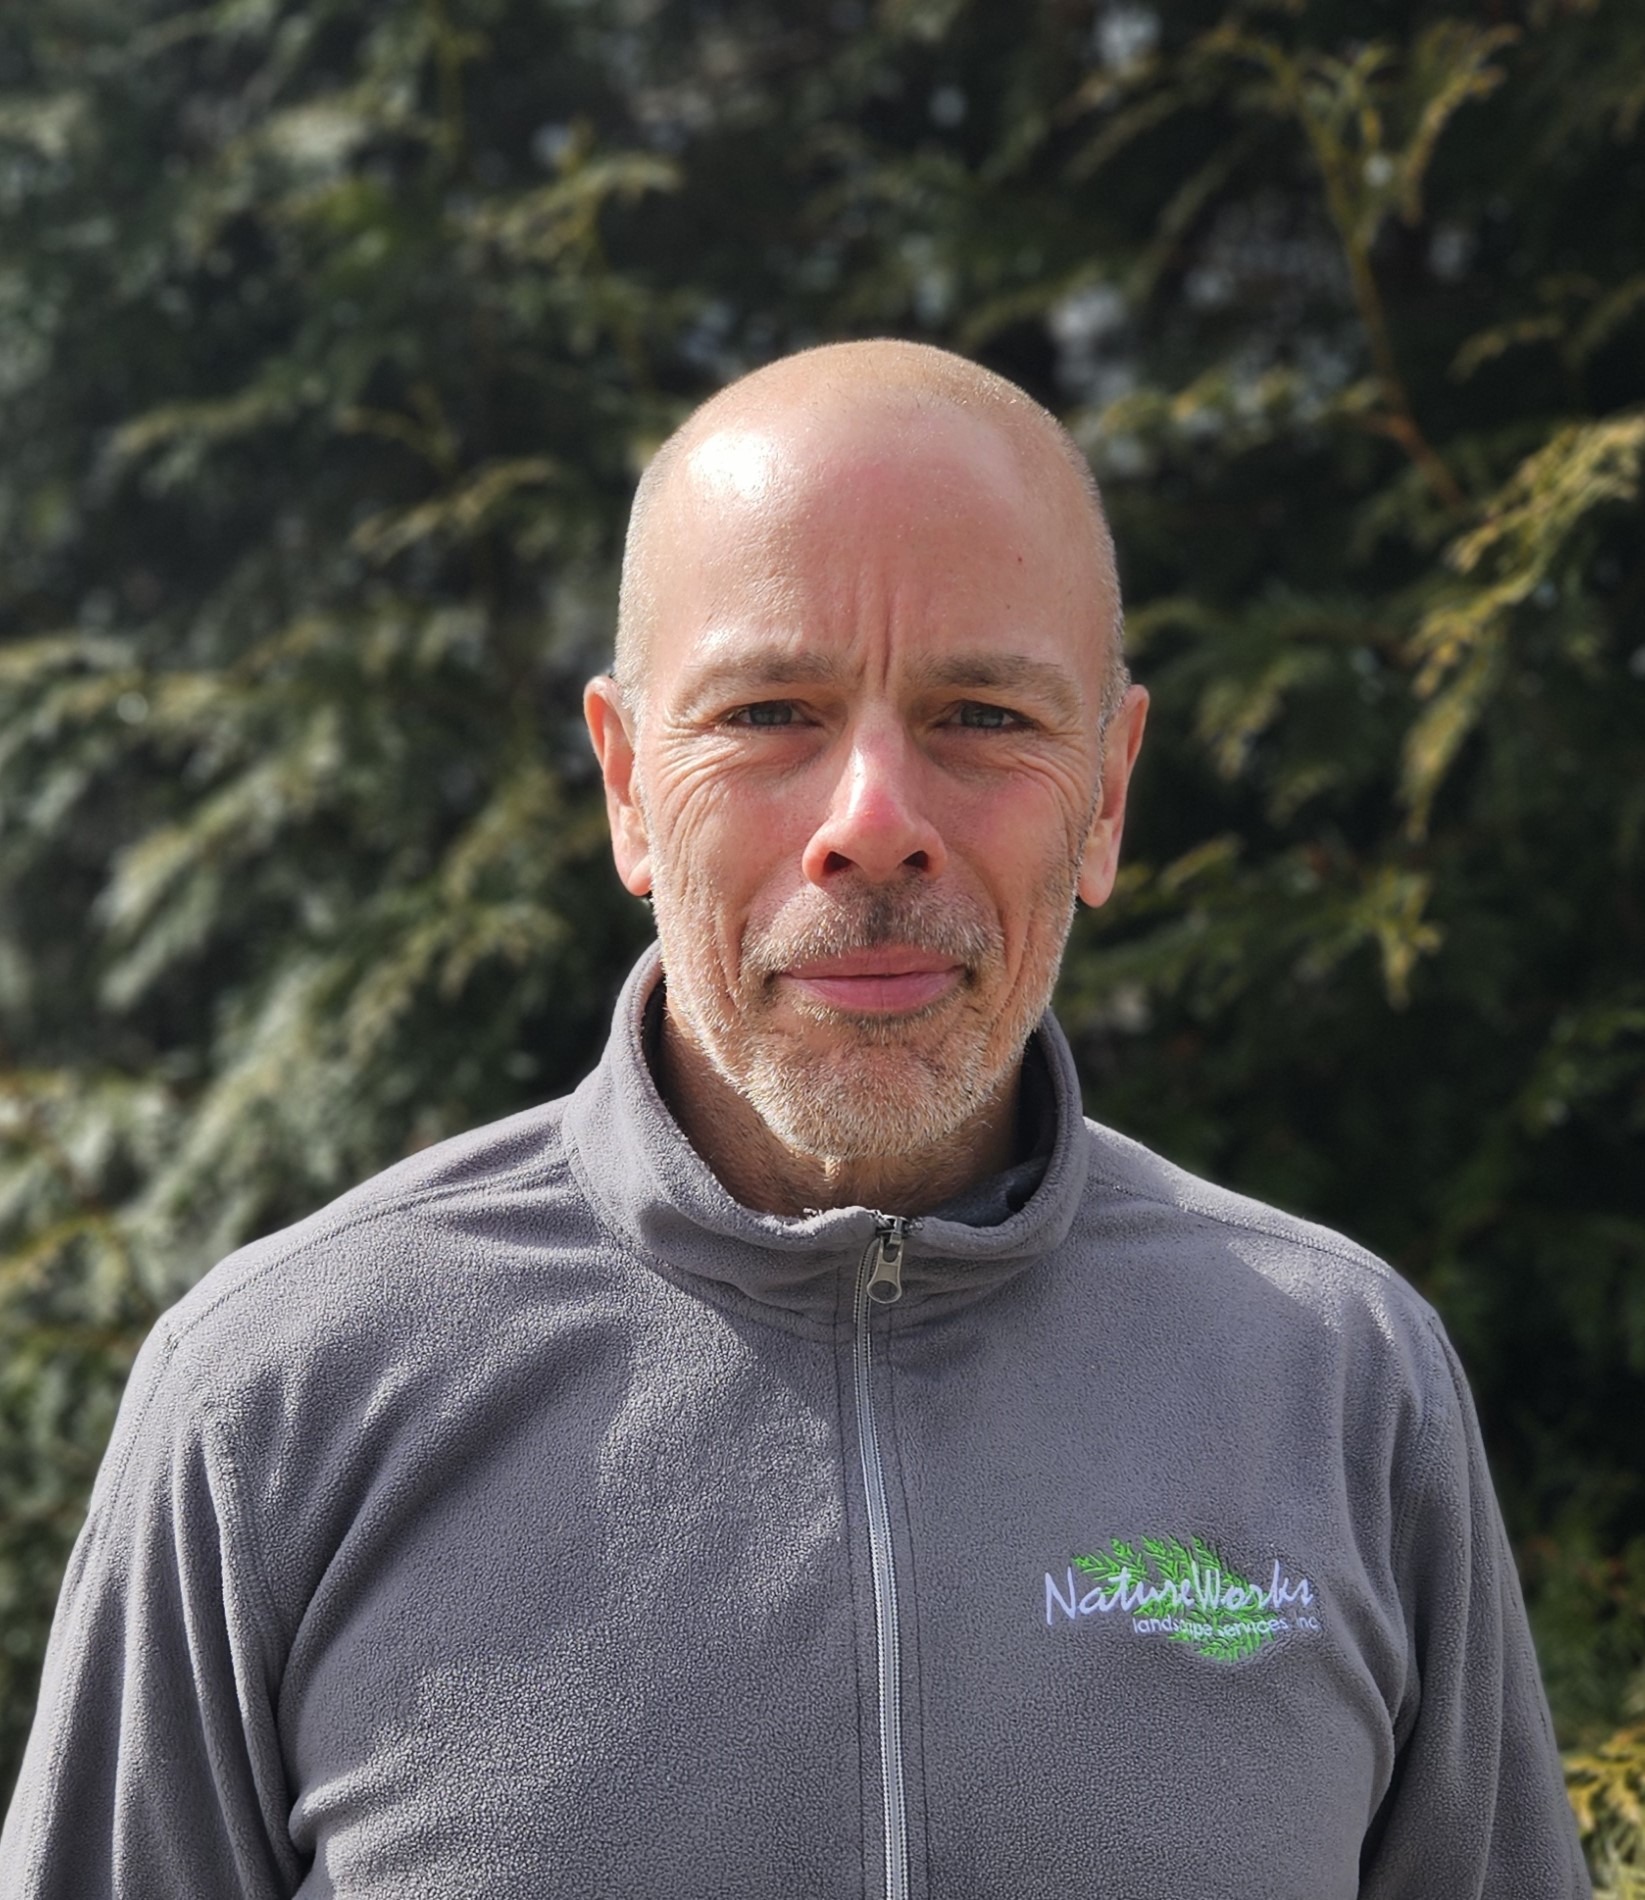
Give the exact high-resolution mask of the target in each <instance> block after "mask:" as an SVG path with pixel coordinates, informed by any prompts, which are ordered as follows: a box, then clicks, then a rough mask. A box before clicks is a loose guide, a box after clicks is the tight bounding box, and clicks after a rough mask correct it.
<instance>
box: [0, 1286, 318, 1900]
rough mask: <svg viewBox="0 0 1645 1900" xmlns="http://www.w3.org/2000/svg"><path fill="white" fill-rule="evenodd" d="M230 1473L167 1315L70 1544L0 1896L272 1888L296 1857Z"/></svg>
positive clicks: (262, 1619)
mask: <svg viewBox="0 0 1645 1900" xmlns="http://www.w3.org/2000/svg"><path fill="white" fill-rule="evenodd" d="M251 1528H252V1527H251V1526H250V1525H249V1524H248V1523H247V1522H246V1520H245V1514H244V1512H243V1511H242V1509H241V1507H240V1500H239V1496H238V1491H237V1486H236V1483H235V1477H234V1472H233V1469H232V1466H231V1464H230V1463H229V1461H228V1459H227V1457H226V1456H225V1455H224V1451H223V1446H222V1440H221V1435H220V1433H219V1431H218V1429H217V1426H216V1423H215V1421H214V1419H213V1418H212V1415H211V1412H210V1409H209V1406H208V1405H207V1404H206V1403H205V1402H204V1401H203V1399H202V1397H201V1396H200V1394H199V1393H198V1392H197V1391H195V1390H194V1389H193V1388H192V1386H191V1383H190V1381H189V1380H188V1378H187V1377H186V1374H185V1371H184V1369H183V1368H182V1367H181V1366H180V1365H179V1363H178V1355H177V1354H176V1353H175V1352H174V1351H173V1341H172V1338H171V1336H170V1334H169V1333H168V1332H167V1330H166V1327H165V1322H164V1321H162V1322H161V1325H160V1326H159V1327H158V1328H157V1329H156V1331H155V1333H154V1334H153V1335H152V1336H151V1337H150V1339H149V1341H148V1343H147V1345H146V1346H145V1347H144V1349H143V1352H142V1354H141V1355H140V1356H139V1358H138V1361H137V1366H136V1369H135V1370H134V1372H133V1374H132V1377H131V1382H130V1384H129V1386H128V1388H127V1392H126V1396H125V1399H124V1400H123V1402H122V1404H121V1408H120V1416H119V1419H118V1421H117V1422H116V1425H115V1430H114V1436H113V1439H112V1441H111V1443H110V1445H109V1450H108V1453H107V1455H106V1457H105V1459H104V1462H103V1467H102V1470H101V1471H100V1472H99V1474H98V1478H97V1483H96V1486H95V1488H94V1490H93V1493H92V1502H91V1512H90V1515H89V1517H88V1519H87V1522H86V1525H85V1528H84V1530H83V1531H82V1532H81V1535H80V1539H79V1541H78V1543H77V1544H76V1545H75V1548H74V1554H73V1556H72V1558H71V1559H70V1563H69V1570H68V1575H67V1578H66V1579H65V1581H64V1585H63V1593H62V1597H61V1600H60V1601H59V1604H58V1608H57V1617H56V1621H55V1622H54V1624H53V1626H52V1634H51V1642H50V1646H49V1648H48V1651H47V1656H46V1667H45V1675H44V1679H43V1681H42V1685H41V1692H40V1705H39V1710H38V1713H37V1714H36V1717H35V1724H34V1730H33V1733H32V1735H31V1737H30V1740H29V1746H28V1751H27V1753H26V1755H25V1756H24V1761H23V1769H22V1774H21V1776H20V1778H19V1781H18V1785H17V1792H16V1795H15V1797H14V1799H13V1802H12V1808H11V1812H10V1815H9V1816H8V1818H7V1821H6V1827H5V1833H4V1836H3V1837H0V1900H117V1897H118V1900H139V1896H142V1897H143V1900H148V1896H155V1897H156V1900H158V1897H159V1896H166V1900H173V1897H175V1900H193V1897H194V1896H200V1897H201V1900H204V1897H205V1896H208V1895H209V1896H211V1900H242V1897H243V1900H275V1897H276V1896H287V1895H290V1894H291V1893H293V1892H294V1891H295V1889H296V1887H297V1885H298V1882H299V1881H300V1880H301V1878H302V1867H301V1865H300V1863H299V1861H298V1858H297V1855H296V1853H295V1852H294V1850H293V1848H292V1846H291V1843H290V1840H289V1838H288V1837H287V1834H286V1828H285V1816H286V1812H287V1809H288V1807H289V1797H288V1795H287V1791H286V1787H285V1776H284V1770H283V1765H282V1760H281V1753H280V1746H279V1740H278V1736H277V1733H276V1728H275V1707H274V1701H275V1693H276V1689H277V1668H278V1663H277V1646H276V1643H275V1641H274V1619H273V1616H272V1614H271V1612H270V1610H269V1608H268V1603H267V1595H266V1591H265V1589H264V1586H263V1582H262V1574H261V1570H260V1567H259V1565H258V1563H257V1560H256V1557H255V1553H254V1551H253V1549H252V1547H251V1543H250V1531H251Z"/></svg>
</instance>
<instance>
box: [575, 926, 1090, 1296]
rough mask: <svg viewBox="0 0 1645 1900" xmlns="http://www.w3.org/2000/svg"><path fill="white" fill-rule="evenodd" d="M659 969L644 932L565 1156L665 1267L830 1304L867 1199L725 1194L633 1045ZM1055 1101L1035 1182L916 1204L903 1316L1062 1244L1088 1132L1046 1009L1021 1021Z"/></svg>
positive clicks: (990, 1282) (862, 1244)
mask: <svg viewBox="0 0 1645 1900" xmlns="http://www.w3.org/2000/svg"><path fill="white" fill-rule="evenodd" d="M661 979H662V965H661V962H660V960H659V958H658V954H657V951H656V948H655V946H653V947H652V949H650V950H649V951H647V952H646V954H645V955H644V956H643V957H642V958H641V959H640V961H639V963H638V964H637V965H636V966H635V968H634V970H633V972H632V974H631V975H630V976H629V979H628V981H627V983H626V984H625V985H624V986H623V992H622V995H621V996H620V997H619V998H618V1001H617V1009H616V1014H615V1017H614V1020H613V1022H612V1029H611V1040H610V1041H609V1042H608V1043H607V1045H606V1050H605V1054H604V1055H603V1056H602V1057H601V1059H600V1063H599V1066H598V1067H597V1068H596V1069H595V1070H594V1072H593V1073H592V1074H591V1075H590V1076H589V1077H588V1078H587V1079H586V1080H585V1081H584V1083H583V1084H582V1086H581V1087H580V1088H579V1089H578V1090H577V1091H576V1093H575V1094H574V1095H573V1096H572V1098H571V1100H570V1102H569V1103H568V1105H567V1110H566V1118H565V1130H566V1137H567V1141H568V1145H569V1148H570V1152H571V1159H572V1165H573V1167H574V1168H575V1169H576V1171H577V1176H578V1179H579V1180H580V1182H581V1184H582V1186H583V1189H584V1191H585V1192H586V1193H587V1195H588V1196H589V1198H590V1200H591V1201H592V1202H593V1204H594V1206H595V1208H596V1210H597V1211H598V1213H599V1214H600V1216H601V1217H602V1218H603V1219H604V1221H605V1222H606V1223H607V1225H609V1226H610V1227H612V1228H614V1229H615V1230H616V1231H617V1232H618V1233H620V1234H621V1235H623V1236H624V1237H625V1238H626V1239H627V1240H629V1241H631V1242H632V1243H633V1244H634V1245H635V1246H636V1247H638V1248H639V1250H640V1251H641V1252H642V1253H643V1254H645V1255H647V1256H648V1257H649V1258H650V1260H651V1261H652V1262H653V1263H654V1264H655V1265H657V1266H659V1267H660V1268H662V1269H663V1270H664V1271H666V1272H667V1273H668V1275H669V1277H670V1278H680V1277H683V1278H684V1279H686V1280H688V1281H694V1282H697V1283H698V1290H700V1291H703V1292H706V1293H708V1294H709V1295H710V1297H712V1296H713V1291H714V1289H716V1288H724V1289H734V1290H735V1292H736V1293H740V1294H742V1295H743V1296H745V1297H746V1298H748V1299H750V1300H752V1301H754V1302H756V1303H758V1304H759V1305H761V1306H764V1307H768V1308H771V1309H774V1310H775V1311H776V1312H784V1313H790V1314H799V1315H805V1316H808V1317H810V1318H812V1319H818V1318H830V1317H832V1316H833V1315H834V1314H835V1313H836V1312H837V1310H838V1303H839V1294H840V1281H841V1275H842V1273H844V1272H850V1271H853V1270H854V1269H855V1266H856V1262H857V1261H858V1259H859V1258H860V1257H861V1255H862V1253H863V1251H864V1249H865V1248H866V1247H867V1246H868V1244H869V1242H870V1241H871V1240H872V1239H873V1236H874V1230H875V1220H876V1214H877V1213H886V1214H895V1213H897V1212H898V1210H897V1209H896V1208H885V1209H881V1210H875V1209H873V1208H866V1207H842V1208H833V1209H830V1210H828V1211H827V1212H824V1213H817V1214H808V1215H804V1216H801V1217H798V1218H789V1217H786V1216H782V1215H777V1214H762V1213H757V1212H756V1211H755V1210H754V1209H752V1208H748V1207H744V1206H743V1205H742V1204H741V1203H740V1202H739V1201H735V1200H733V1199H732V1197H731V1196H730V1195H729V1194H728V1193H727V1192H726V1190H725V1189H724V1188H723V1187H722V1186H721V1185H720V1182H719V1180H718V1178H717V1177H716V1176H715V1175H714V1174H713V1173H711V1172H710V1170H709V1168H708V1167H707V1165H706V1164H705V1163H704V1162H703V1160H702V1159H701V1157H700V1156H699V1155H698V1154H697V1152H696V1150H695V1149H694V1148H693V1147H692V1146H691V1144H690V1143H689V1142H688V1141H687V1140H686V1138H685V1136H684V1135H683V1134H682V1133H681V1132H680V1129H679V1126H678V1124H677V1123H676V1122H675V1120H674V1118H673V1116H672V1115H671V1114H670V1113H669V1112H668V1109H667V1108H666V1107H665V1106H664V1105H663V1101H662V1098H661V1096H660V1095H659V1094H658V1093H657V1087H656V1083H655V1082H654V1081H653V1080H652V1075H651V1069H650V1066H649V1064H648V1063H647V1061H646V1057H645V1042H644V1038H645V1018H646V1009H647V1005H648V1004H649V1002H650V1000H651V996H652V993H653V991H654V990H655V989H656V986H657V984H658V983H659V982H660V981H661ZM1034 1034H1035V1036H1036V1038H1037V1040H1038V1046H1039V1051H1040V1054H1041V1056H1042V1057H1043V1059H1044V1062H1045V1070H1046V1074H1047V1075H1048V1076H1049V1078H1050V1082H1051V1090H1052V1095H1053V1100H1054V1104H1055V1113H1056V1133H1055V1136H1054V1138H1053V1141H1052V1146H1051V1155H1050V1159H1049V1161H1048V1162H1047V1164H1046V1168H1045V1174H1044V1177H1043V1178H1042V1180H1041V1182H1040V1184H1039V1187H1038V1188H1037V1189H1036V1190H1035V1192H1034V1193H1033V1195H1032V1196H1031V1197H1030V1198H1029V1200H1028V1201H1027V1202H1026V1203H1025V1204H1024V1205H1023V1207H1022V1208H1021V1209H1020V1210H1019V1211H1018V1212H1017V1213H1015V1214H1013V1215H1011V1216H1010V1217H1009V1218H1008V1219H1007V1220H1004V1221H1002V1222H1000V1223H999V1225H998V1226H994V1227H971V1226H967V1225H965V1224H963V1223H962V1222H959V1221H952V1220H941V1219H938V1218H936V1217H935V1216H925V1217H923V1218H922V1219H921V1221H920V1223H919V1225H918V1227H917V1228H916V1229H915V1230H914V1231H913V1232H912V1233H911V1234H910V1235H909V1238H908V1242H907V1247H906V1253H905V1264H904V1268H903V1298H902V1300H901V1302H899V1304H898V1306H897V1308H896V1311H897V1313H898V1316H899V1319H900V1320H903V1321H904V1322H905V1323H916V1322H917V1321H918V1320H920V1319H923V1318H929V1317H932V1316H934V1315H935V1314H937V1313H939V1312H943V1311H947V1310H949V1309H951V1308H952V1307H955V1306H959V1305H964V1304H968V1303H969V1302H970V1301H972V1300H974V1299H977V1298H980V1297H981V1296H982V1295H983V1294H985V1293H988V1292H991V1291H992V1290H993V1289H994V1288H995V1287H997V1286H999V1285H1000V1284H1002V1283H1003V1282H1004V1281H1006V1280H1008V1279H1010V1278H1012V1277H1013V1276H1014V1275H1016V1274H1018V1273H1020V1272H1022V1271H1023V1270H1024V1269H1025V1268H1026V1267H1028V1266H1029V1265H1031V1264H1032V1262H1033V1261H1035V1260H1036V1259H1038V1258H1039V1257H1040V1256H1041V1255H1043V1254H1045V1253H1048V1252H1049V1251H1050V1250H1051V1249H1052V1248H1054V1247H1056V1246H1058V1245H1060V1244H1061V1242H1062V1241H1063V1239H1064V1238H1065V1237H1066V1235H1067V1233H1068V1230H1069V1228H1070V1227H1071V1226H1072V1224H1073V1220H1074V1215H1075V1212H1076V1211H1077V1209H1078V1207H1079V1203H1080V1199H1081V1196H1082V1194H1083V1192H1084V1189H1085V1180H1086V1173H1087V1169H1088V1167H1089V1163H1090V1136H1089V1132H1088V1130H1087V1128H1086V1124H1085V1120H1084V1117H1083V1114H1082V1112H1081V1106H1080V1094H1079V1081H1078V1078H1077V1076H1076V1075H1075V1072H1074V1062H1073V1057H1072V1056H1071V1055H1070V1053H1069V1049H1068V1043H1067V1040H1066V1038H1065V1037H1064V1036H1063V1033H1062V1031H1061V1029H1060V1028H1059V1027H1058V1025H1057V1023H1056V1020H1055V1018H1054V1017H1052V1016H1051V1015H1050V1014H1047V1015H1046V1016H1045V1017H1043V1018H1042V1019H1041V1022H1040V1025H1039V1027H1038V1029H1036V1030H1035V1032H1034Z"/></svg>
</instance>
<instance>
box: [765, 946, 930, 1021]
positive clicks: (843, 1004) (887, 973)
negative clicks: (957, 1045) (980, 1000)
mask: <svg viewBox="0 0 1645 1900" xmlns="http://www.w3.org/2000/svg"><path fill="white" fill-rule="evenodd" d="M964 975H965V966H964V965H963V964H960V963H956V962H955V961H954V959H953V958H952V957H949V956H945V955H943V954H942V952H940V951H932V950H914V949H909V948H906V947H901V946H898V945H896V944H889V945H884V946H881V947H878V948H875V949H873V950H854V951H851V952H849V953H848V954H847V955H845V956H838V957H818V958H815V959H813V960H812V961H809V962H806V963H797V964H794V965H793V966H792V967H791V968H790V969H787V970H785V971H784V972H783V976H784V978H785V979H786V980H787V981H788V982H790V983H792V984H794V985H795V987H796V988H797V989H800V990H802V991H803V992H804V993H805V994H806V995H807V996H810V997H812V998H813V999H814V1000H815V1001H817V1002H819V1003H823V1004H825V1005H827V1007H829V1008H830V1009H838V1010H844V1011H847V1012H848V1013H849V1014H851V1015H854V1016H894V1015H898V1014H901V1013H905V1012H907V1011H909V1010H916V1009H924V1008H925V1007H926V1005H927V1004H930V1003H934V1002H936V1001H937V1000H938V999H939V998H940V997H943V996H946V995H947V994H948V992H949V991H950V990H952V989H955V988H957V987H958V985H959V984H960V982H961V980H962V979H963V978H964Z"/></svg>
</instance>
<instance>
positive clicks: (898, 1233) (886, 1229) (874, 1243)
mask: <svg viewBox="0 0 1645 1900" xmlns="http://www.w3.org/2000/svg"><path fill="white" fill-rule="evenodd" d="M918 1225H919V1223H918V1221H914V1220H908V1219H905V1218H904V1217H903V1216H902V1215H900V1214H880V1215H877V1216H876V1217H875V1221H874V1238H873V1239H872V1240H871V1241H870V1242H869V1243H868V1260H867V1266H868V1287H867V1292H868V1297H869V1298H870V1299H871V1300H872V1301H873V1302H874V1304H875V1305H876V1306H894V1305H895V1304H896V1302H897V1301H898V1300H900V1299H901V1298H902V1256H903V1248H904V1247H905V1246H906V1245H907V1242H908V1236H909V1234H910V1233H912V1232H913V1230H914V1228H915V1227H917V1226H918Z"/></svg>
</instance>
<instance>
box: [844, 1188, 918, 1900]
mask: <svg viewBox="0 0 1645 1900" xmlns="http://www.w3.org/2000/svg"><path fill="white" fill-rule="evenodd" d="M918 1224H919V1223H918V1222H917V1221H914V1220H905V1219H903V1218H901V1217H899V1216H897V1215H892V1214H876V1215H875V1216H874V1238H873V1239H872V1240H871V1241H870V1242H869V1243H868V1245H867V1247H866V1248H865V1249H864V1251H863V1257H862V1265H861V1266H860V1267H859V1268H858V1270H857V1300H856V1309H857V1310H856V1325H857V1336H856V1352H855V1359H854V1368H855V1374H856V1393H857V1445H858V1449H859V1451H860V1453H861V1456H862V1482H863V1495H864V1498H865V1500H866V1502H867V1506H868V1558H869V1565H870V1568H871V1569H872V1571H873V1576H874V1637H875V1651H876V1658H877V1663H878V1675H879V1705H880V1706H879V1716H880V1792H881V1797H882V1800H883V1804H884V1809H885V1893H886V1900H908V1813H907V1806H906V1802H905V1798H904V1793H903V1775H902V1666H901V1658H900V1655H899V1647H898V1637H897V1576H896V1569H895V1566H894V1564H893V1562H892V1553H891V1514H890V1512H889V1511H888V1510H887V1509H886V1503H885V1473H884V1471H883V1469H882V1468H881V1465H880V1441H879V1434H878V1432H877V1431H876V1430H875V1427H874V1399H873V1389H872V1384H871V1381H872V1378H873V1371H874V1343H873V1329H872V1325H871V1321H872V1319H873V1309H874V1307H875V1306H891V1305H894V1304H895V1302H896V1301H898V1300H900V1299H901V1298H902V1262H903V1249H904V1247H905V1245H906V1244H907V1240H908V1236H909V1234H910V1233H911V1232H912V1231H913V1229H914V1228H915V1227H916V1226H917V1225H918Z"/></svg>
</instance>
